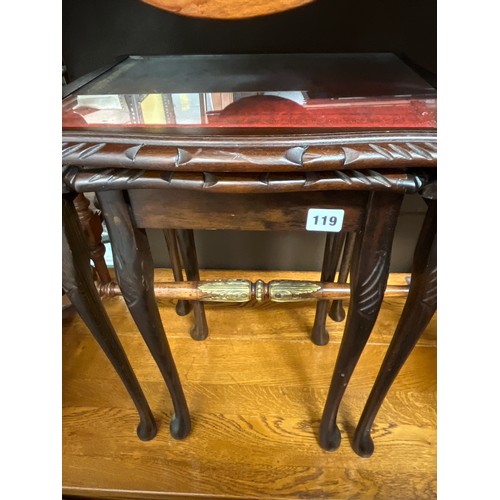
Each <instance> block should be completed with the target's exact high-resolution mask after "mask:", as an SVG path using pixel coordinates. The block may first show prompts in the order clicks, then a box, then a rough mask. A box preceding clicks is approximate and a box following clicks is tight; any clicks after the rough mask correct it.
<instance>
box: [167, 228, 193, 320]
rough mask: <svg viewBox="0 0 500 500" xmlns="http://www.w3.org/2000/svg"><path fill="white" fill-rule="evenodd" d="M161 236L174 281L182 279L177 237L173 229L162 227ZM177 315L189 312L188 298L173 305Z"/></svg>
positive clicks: (185, 314) (184, 314)
mask: <svg viewBox="0 0 500 500" xmlns="http://www.w3.org/2000/svg"><path fill="white" fill-rule="evenodd" d="M163 236H164V237H165V242H166V243H167V249H168V254H169V256H170V264H171V265H172V272H173V274H174V280H175V281H184V278H183V276H182V264H181V258H180V255H179V246H178V244H177V237H176V234H175V229H164V230H163ZM175 310H176V311H177V314H178V315H179V316H187V315H188V314H189V313H190V312H191V303H190V302H189V301H188V300H178V301H177V305H176V307H175Z"/></svg>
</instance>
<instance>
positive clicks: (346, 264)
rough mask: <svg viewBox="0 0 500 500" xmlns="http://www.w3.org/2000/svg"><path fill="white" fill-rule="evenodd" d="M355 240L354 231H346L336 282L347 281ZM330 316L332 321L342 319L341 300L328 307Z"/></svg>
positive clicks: (343, 315)
mask: <svg viewBox="0 0 500 500" xmlns="http://www.w3.org/2000/svg"><path fill="white" fill-rule="evenodd" d="M355 240H356V233H347V235H346V238H345V243H344V249H343V252H342V261H341V263H340V270H339V277H338V279H337V283H339V284H343V283H347V277H348V276H349V269H350V267H351V259H352V253H353V251H354V242H355ZM329 315H330V318H332V319H333V320H334V321H338V322H339V323H340V322H341V321H344V318H345V311H344V306H343V304H342V300H334V301H333V302H332V305H331V307H330V312H329Z"/></svg>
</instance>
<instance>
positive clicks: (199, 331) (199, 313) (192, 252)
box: [176, 229, 208, 340]
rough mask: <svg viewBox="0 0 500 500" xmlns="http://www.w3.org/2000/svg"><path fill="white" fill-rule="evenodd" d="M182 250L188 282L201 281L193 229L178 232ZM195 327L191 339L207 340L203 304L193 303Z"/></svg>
mask: <svg viewBox="0 0 500 500" xmlns="http://www.w3.org/2000/svg"><path fill="white" fill-rule="evenodd" d="M176 234H177V238H178V240H179V248H180V250H181V258H182V262H183V264H184V269H185V270H186V277H187V279H188V281H199V280H200V271H199V269H198V257H197V255H196V246H195V241H194V233H193V231H192V230H191V229H178V230H177V231H176ZM192 304H193V314H194V325H193V326H192V327H191V331H190V332H189V333H190V334H191V337H192V338H193V339H194V340H205V339H206V338H207V335H208V325H207V318H206V317H205V306H204V305H203V302H200V301H193V302H192Z"/></svg>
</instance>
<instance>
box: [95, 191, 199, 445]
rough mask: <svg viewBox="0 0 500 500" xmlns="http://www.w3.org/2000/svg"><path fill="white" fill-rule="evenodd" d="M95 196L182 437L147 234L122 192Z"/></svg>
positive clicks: (186, 423) (182, 417) (185, 417)
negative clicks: (156, 298) (165, 387)
mask: <svg viewBox="0 0 500 500" xmlns="http://www.w3.org/2000/svg"><path fill="white" fill-rule="evenodd" d="M97 197H98V200H99V205H100V207H101V210H102V212H103V215H104V219H105V221H106V227H107V228H108V232H109V235H110V238H111V241H112V245H113V259H114V264H115V271H116V276H117V279H118V283H119V285H120V288H121V290H122V292H123V297H124V299H125V301H126V303H127V306H128V308H129V311H130V313H131V314H132V317H133V318H134V321H135V322H136V324H137V327H138V328H139V331H140V332H141V334H142V336H143V338H144V340H145V342H146V344H147V346H148V348H149V350H150V351H151V354H152V355H153V358H154V360H155V361H156V363H157V365H158V368H159V369H160V371H161V373H162V375H163V379H164V380H165V383H166V385H167V387H168V390H169V392H170V396H171V398H172V402H173V406H174V415H173V417H172V419H171V421H170V433H171V435H172V436H173V437H174V438H176V439H183V438H185V437H186V436H187V435H188V434H189V432H190V431H191V419H190V416H189V411H188V407H187V404H186V399H185V397H184V393H183V391H182V386H181V382H180V380H179V375H178V373H177V369H176V367H175V363H174V360H173V358H172V353H171V351H170V347H169V345H168V342H167V338H166V336H165V331H164V329H163V325H162V322H161V318H160V314H159V312H158V306H157V304H156V301H155V296H154V289H153V259H152V257H151V251H150V249H149V244H148V241H147V236H146V233H145V231H144V230H140V229H137V228H136V227H135V226H134V224H133V222H132V219H131V217H130V213H129V207H128V205H127V203H126V202H125V198H124V194H123V193H122V192H120V191H106V192H102V193H98V194H97Z"/></svg>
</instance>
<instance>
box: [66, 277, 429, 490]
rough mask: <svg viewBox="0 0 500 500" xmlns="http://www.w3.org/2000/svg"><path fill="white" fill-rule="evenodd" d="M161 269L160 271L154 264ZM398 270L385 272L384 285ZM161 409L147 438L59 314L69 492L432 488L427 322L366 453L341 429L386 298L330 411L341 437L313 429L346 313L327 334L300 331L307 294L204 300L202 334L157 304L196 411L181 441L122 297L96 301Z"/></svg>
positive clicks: (361, 394) (378, 348) (382, 344)
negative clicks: (269, 300)
mask: <svg viewBox="0 0 500 500" xmlns="http://www.w3.org/2000/svg"><path fill="white" fill-rule="evenodd" d="M222 276H223V277H228V278H231V277H245V278H248V279H253V280H255V279H257V278H262V279H264V280H266V281H268V280H270V279H273V278H274V279H276V278H277V277H283V278H285V279H317V273H284V272H279V273H278V272H277V273H269V272H254V273H252V272H235V271H232V272H229V271H225V272H220V271H218V272H210V271H205V272H202V278H206V279H210V278H214V277H219V278H220V277H222ZM156 279H157V280H158V281H167V280H168V281H170V280H171V279H172V278H171V273H170V271H169V270H158V271H157V276H156ZM404 279H405V275H391V278H390V282H391V283H393V284H402V283H404ZM104 303H105V307H106V309H107V311H108V314H109V315H110V318H111V321H112V322H113V324H114V325H115V327H116V330H117V333H118V335H119V337H120V339H121V341H122V343H123V346H124V348H125V350H126V352H127V354H128V356H129V358H130V361H131V363H132V366H133V367H134V369H135V371H136V373H137V376H138V378H139V380H140V382H141V384H142V386H143V388H144V392H145V394H146V397H147V399H148V401H149V403H150V405H151V407H152V410H153V413H154V414H155V417H156V419H157V420H158V422H159V431H158V435H157V437H156V438H155V439H154V440H152V441H150V442H147V443H144V442H141V441H139V439H138V438H137V437H136V434H135V428H136V426H137V423H138V418H137V414H136V412H135V409H134V406H133V404H132V402H131V400H130V398H129V396H128V394H127V392H126V391H125V389H124V388H123V386H122V384H121V382H120V380H119V379H118V376H117V375H116V374H115V373H114V371H113V369H112V367H111V365H110V363H109V362H108V360H107V359H106V357H105V356H104V354H103V353H102V351H101V350H100V348H99V347H98V346H97V344H96V342H95V341H94V340H93V338H92V336H91V335H90V333H89V332H88V330H87V329H86V327H85V326H84V325H83V323H82V322H81V320H80V319H79V318H78V316H76V315H75V314H74V313H72V312H71V311H68V312H66V313H65V314H64V318H63V336H62V345H63V428H62V432H63V493H64V495H65V496H67V497H68V498H71V497H73V498H106V499H114V500H118V499H142V498H158V499H161V498H197V497H198V498H205V497H206V498H221V499H222V498H284V497H286V498H335V499H337V498H338V499H344V498H346V499H347V498H381V499H385V498H388V499H413V498H415V499H427V498H435V497H436V321H435V319H434V320H433V321H432V322H431V324H430V325H429V327H428V328H427V330H426V332H425V334H424V335H423V337H422V339H421V341H420V342H419V344H418V346H417V347H416V348H415V350H414V352H413V353H412V355H411V356H410V358H409V360H408V362H407V363H406V365H405V367H404V368H403V370H402V371H401V373H400V375H399V377H398V378H397V380H396V382H395V383H394V386H393V388H392V389H391V391H390V393H389V395H388V397H387V399H386V401H385V402H384V404H383V406H382V408H381V410H380V413H379V416H378V418H377V420H376V423H375V426H374V429H373V437H374V440H375V446H376V449H375V453H374V455H373V456H372V457H371V458H369V459H363V458H360V457H358V456H357V455H356V454H355V453H354V452H353V451H352V450H351V448H350V445H349V438H350V437H351V436H352V433H353V429H354V426H355V424H356V422H357V420H358V418H359V416H360V414H361V411H362V408H363V405H364V403H365V401H366V398H367V396H368V393H369V391H370V388H371V386H372V384H373V381H374V378H375V376H376V373H377V371H378V368H379V367H380V363H381V361H382V359H383V356H384V354H385V351H386V349H387V344H388V342H389V341H390V338H391V335H392V333H393V331H394V328H395V325H396V323H397V320H398V319H399V315H400V313H401V309H402V307H403V304H404V299H391V300H388V301H386V302H384V304H383V306H382V310H381V313H380V316H379V319H378V321H377V324H376V326H375V330H374V332H373V335H372V337H371V339H370V341H369V344H368V345H367V347H366V349H365V351H364V353H363V355H362V357H361V359H360V362H359V365H358V367H357V369H356V371H355V373H354V375H353V377H352V380H351V383H350V385H349V386H348V389H347V391H346V394H345V397H344V401H343V403H342V405H341V408H340V411H339V426H340V429H341V432H342V437H343V440H342V443H341V446H340V448H339V449H338V450H337V451H335V452H333V453H328V452H325V451H323V450H322V449H321V448H320V447H319V445H318V441H317V439H318V429H319V422H320V418H321V413H322V409H323V404H324V401H325V398H326V393H327V390H328V385H329V383H330V378H331V374H332V370H333V365H334V363H335V358H336V355H337V352H338V347H339V342H340V340H341V336H342V331H343V325H344V324H343V323H341V324H337V323H334V322H333V321H331V320H330V319H328V322H327V325H328V330H329V332H330V338H331V340H330V343H329V344H328V345H326V346H323V347H318V346H315V345H313V344H312V343H311V341H310V340H309V337H308V336H309V332H310V330H311V327H312V324H313V319H314V310H315V307H314V304H313V303H303V304H267V305H261V306H258V307H257V306H255V305H247V306H244V307H242V306H237V305H225V306H222V305H207V306H206V310H207V320H208V325H209V329H210V333H209V337H208V339H207V340H205V341H202V342H196V341H193V340H191V338H190V337H189V333H188V332H189V326H190V324H191V321H192V319H191V317H190V316H188V317H183V318H181V317H179V316H177V315H176V314H175V309H174V307H173V303H171V302H168V301H164V302H162V303H161V309H160V311H161V316H162V320H163V322H164V325H165V329H166V332H167V336H168V338H169V341H170V344H171V348H172V351H173V354H174V358H175V360H176V362H177V367H178V370H179V374H180V377H181V380H182V383H183V386H184V390H185V394H186V399H187V401H188V405H189V407H190V410H191V414H192V423H193V429H192V433H191V435H190V436H189V437H188V438H187V439H185V440H184V441H175V440H174V439H172V438H171V436H170V434H169V430H168V423H169V419H170V417H171V414H172V405H171V403H170V401H169V398H168V394H167V391H166V388H165V386H164V384H163V382H162V380H161V376H160V373H159V371H158V368H157V367H156V365H155V364H154V362H153V361H152V359H151V356H150V355H149V353H148V350H147V348H146V347H145V345H144V342H143V341H142V338H141V337H140V334H139V333H138V331H137V328H136V327H135V325H134V323H133V321H132V320H131V318H130V316H129V314H128V312H127V309H126V306H125V305H124V302H123V300H122V298H120V297H115V298H112V299H105V300H104Z"/></svg>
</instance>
